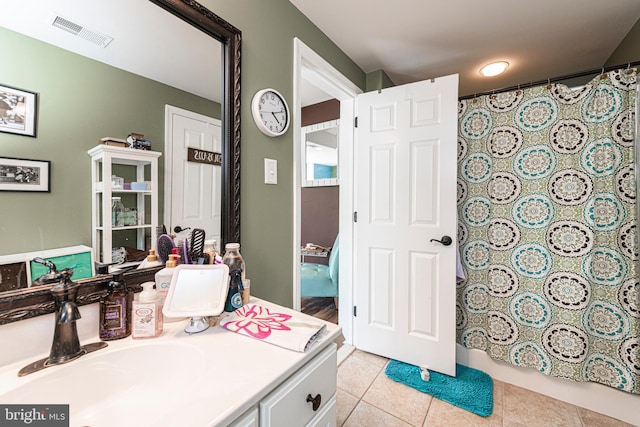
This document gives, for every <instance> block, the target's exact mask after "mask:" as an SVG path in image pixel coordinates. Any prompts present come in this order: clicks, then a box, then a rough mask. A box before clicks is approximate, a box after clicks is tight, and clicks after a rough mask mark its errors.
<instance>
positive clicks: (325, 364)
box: [260, 344, 337, 427]
mask: <svg viewBox="0 0 640 427" xmlns="http://www.w3.org/2000/svg"><path fill="white" fill-rule="evenodd" d="M336 375H337V353H336V345H335V344H331V345H329V346H328V347H327V348H326V349H325V350H323V351H322V352H321V353H320V354H319V355H317V356H316V357H314V358H313V359H312V360H311V361H310V362H308V363H307V364H306V365H305V366H304V367H302V368H301V369H299V370H298V371H297V372H296V373H295V374H293V375H292V376H291V377H290V378H289V379H288V380H286V381H285V382H284V383H283V384H281V385H280V386H278V388H276V389H275V390H274V391H272V392H271V393H270V394H269V395H268V396H267V397H266V398H264V399H263V400H262V401H261V402H260V427H289V426H290V427H298V426H326V425H330V426H335V424H336V417H335V414H336V399H335V397H336V396H335V395H336ZM332 415H333V416H332Z"/></svg>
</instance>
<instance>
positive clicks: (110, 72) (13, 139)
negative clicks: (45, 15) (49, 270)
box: [0, 28, 220, 255]
mask: <svg viewBox="0 0 640 427" xmlns="http://www.w3.org/2000/svg"><path fill="white" fill-rule="evenodd" d="M0 52H2V55H3V58H4V60H3V64H2V66H0V84H5V85H9V86H12V87H16V88H20V89H25V90H28V91H31V92H36V93H37V94H38V114H37V116H38V122H37V135H36V138H30V137H25V136H18V135H13V134H8V133H0V156H6V157H16V158H26V159H38V160H50V161H51V192H50V193H29V192H0V255H5V254H9V253H16V252H29V251H35V250H40V249H51V248H58V247H63V246H73V245H79V244H84V245H88V246H91V162H90V159H89V156H88V155H87V150H89V149H90V148H92V147H94V146H96V145H97V144H98V140H99V139H100V138H102V137H104V136H113V137H119V138H126V137H127V135H128V134H129V133H130V132H138V133H142V134H144V135H145V138H147V139H148V140H150V141H151V142H152V144H153V145H152V149H153V150H155V151H163V149H164V114H165V113H164V106H165V104H171V105H175V106H177V107H182V108H185V109H189V110H192V111H197V112H200V113H202V114H206V115H209V116H213V117H217V118H219V117H220V104H217V103H214V102H211V101H207V100H205V99H203V98H200V97H196V96H193V95H190V94H188V93H186V92H183V91H180V90H177V89H174V88H171V87H169V86H166V85H163V84H160V83H157V82H154V81H151V80H148V79H145V78H142V77H139V76H136V75H133V74H131V73H127V72H125V71H122V70H119V69H116V68H113V67H110V66H107V65H105V64H102V63H100V62H97V61H93V60H90V59H87V58H84V57H81V56H79V55H76V54H73V53H70V52H68V51H65V50H62V49H59V48H57V47H54V46H51V45H48V44H46V43H42V42H40V41H37V40H34V39H31V38H28V37H24V36H22V35H20V34H17V33H15V32H12V31H9V30H7V29H4V28H0ZM5 61H6V62H5ZM162 159H163V157H160V160H161V161H160V167H161V169H160V180H161V182H160V187H159V188H162V186H163V171H164V168H163V167H162V165H163V162H162ZM162 206H163V203H162V199H161V201H160V210H161V212H160V218H162ZM132 246H135V245H132Z"/></svg>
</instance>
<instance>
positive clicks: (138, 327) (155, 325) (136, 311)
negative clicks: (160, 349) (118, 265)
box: [131, 282, 162, 339]
mask: <svg viewBox="0 0 640 427" xmlns="http://www.w3.org/2000/svg"><path fill="white" fill-rule="evenodd" d="M153 286H154V283H153V282H146V283H143V284H142V292H140V294H138V298H137V300H136V301H134V302H133V307H132V310H131V321H132V323H133V324H132V330H131V336H132V338H134V339H136V338H154V337H157V336H160V334H161V333H162V302H161V300H160V295H158V292H157V291H156V290H155V289H153Z"/></svg>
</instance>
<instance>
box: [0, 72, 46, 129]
mask: <svg viewBox="0 0 640 427" xmlns="http://www.w3.org/2000/svg"><path fill="white" fill-rule="evenodd" d="M37 114H38V95H37V94H36V93H35V92H30V91H28V90H24V89H18V88H16V87H11V86H7V85H4V84H0V132H4V133H13V134H16V135H23V136H30V137H33V138H35V136H36V121H37V120H36V119H37Z"/></svg>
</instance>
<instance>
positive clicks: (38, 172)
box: [0, 157, 51, 193]
mask: <svg viewBox="0 0 640 427" xmlns="http://www.w3.org/2000/svg"><path fill="white" fill-rule="evenodd" d="M50 179H51V162H50V161H48V160H28V159H14V158H13V157H0V191H41V192H47V193H48V192H50V191H51V186H50V183H49V180H50Z"/></svg>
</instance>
